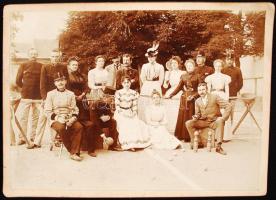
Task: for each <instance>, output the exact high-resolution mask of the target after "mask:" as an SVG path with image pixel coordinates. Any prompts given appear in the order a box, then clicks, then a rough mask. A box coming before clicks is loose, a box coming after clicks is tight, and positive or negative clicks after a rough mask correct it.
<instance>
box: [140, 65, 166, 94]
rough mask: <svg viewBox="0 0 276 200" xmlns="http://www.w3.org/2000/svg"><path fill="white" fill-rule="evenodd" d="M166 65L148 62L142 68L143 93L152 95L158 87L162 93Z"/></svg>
mask: <svg viewBox="0 0 276 200" xmlns="http://www.w3.org/2000/svg"><path fill="white" fill-rule="evenodd" d="M164 74H165V71H164V66H163V65H161V64H159V63H154V64H151V63H146V64H144V65H143V66H142V69H141V75H140V78H141V81H142V87H141V92H140V94H141V95H144V96H151V93H152V91H153V90H154V89H156V90H157V91H158V92H160V94H162V91H161V86H162V84H163V81H164Z"/></svg>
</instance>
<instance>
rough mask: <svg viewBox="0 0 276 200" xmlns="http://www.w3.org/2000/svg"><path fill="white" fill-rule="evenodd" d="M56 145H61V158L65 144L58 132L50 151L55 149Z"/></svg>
mask: <svg viewBox="0 0 276 200" xmlns="http://www.w3.org/2000/svg"><path fill="white" fill-rule="evenodd" d="M54 146H55V147H59V153H58V157H59V158H60V157H61V154H62V150H63V148H64V144H63V142H62V139H61V137H60V135H59V134H58V133H57V134H56V136H55V138H54V141H52V143H51V145H50V151H53V148H54Z"/></svg>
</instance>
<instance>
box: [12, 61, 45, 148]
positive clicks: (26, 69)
mask: <svg viewBox="0 0 276 200" xmlns="http://www.w3.org/2000/svg"><path fill="white" fill-rule="evenodd" d="M41 67H42V64H41V63H39V62H37V61H35V60H31V61H28V62H25V63H23V64H22V65H21V66H20V67H19V69H18V73H17V76H16V84H17V85H18V86H19V87H21V88H22V90H21V100H20V103H19V106H18V109H17V112H16V116H17V118H18V121H19V122H20V125H21V127H22V129H23V131H24V133H25V134H27V126H28V118H29V112H30V109H31V108H32V130H31V138H30V139H31V140H34V138H35V135H36V128H37V123H38V117H39V105H40V103H41V96H40V88H39V84H38V83H39V82H40V72H41ZM19 140H20V141H21V143H24V137H23V135H22V134H19Z"/></svg>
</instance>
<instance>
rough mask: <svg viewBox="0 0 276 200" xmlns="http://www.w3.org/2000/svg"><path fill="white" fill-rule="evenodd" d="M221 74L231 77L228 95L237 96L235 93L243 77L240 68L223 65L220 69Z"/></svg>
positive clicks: (238, 89) (239, 87)
mask: <svg viewBox="0 0 276 200" xmlns="http://www.w3.org/2000/svg"><path fill="white" fill-rule="evenodd" d="M221 72H222V73H223V74H226V75H228V76H230V77H231V83H230V84H229V96H230V97H232V96H237V93H238V92H239V91H240V89H241V88H242V86H243V78H242V73H241V70H240V68H238V67H234V66H232V67H225V68H223V69H222V70H221Z"/></svg>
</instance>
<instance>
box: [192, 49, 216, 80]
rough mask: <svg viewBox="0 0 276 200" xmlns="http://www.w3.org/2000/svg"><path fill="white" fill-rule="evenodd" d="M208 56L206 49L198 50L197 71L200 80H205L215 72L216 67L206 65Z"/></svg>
mask: <svg viewBox="0 0 276 200" xmlns="http://www.w3.org/2000/svg"><path fill="white" fill-rule="evenodd" d="M205 61H206V56H205V53H204V51H198V53H197V56H196V64H197V68H196V71H195V73H197V74H199V76H200V80H201V81H202V82H204V80H205V78H206V77H207V76H209V75H211V74H213V73H214V72H215V70H214V68H212V67H209V66H207V65H205Z"/></svg>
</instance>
